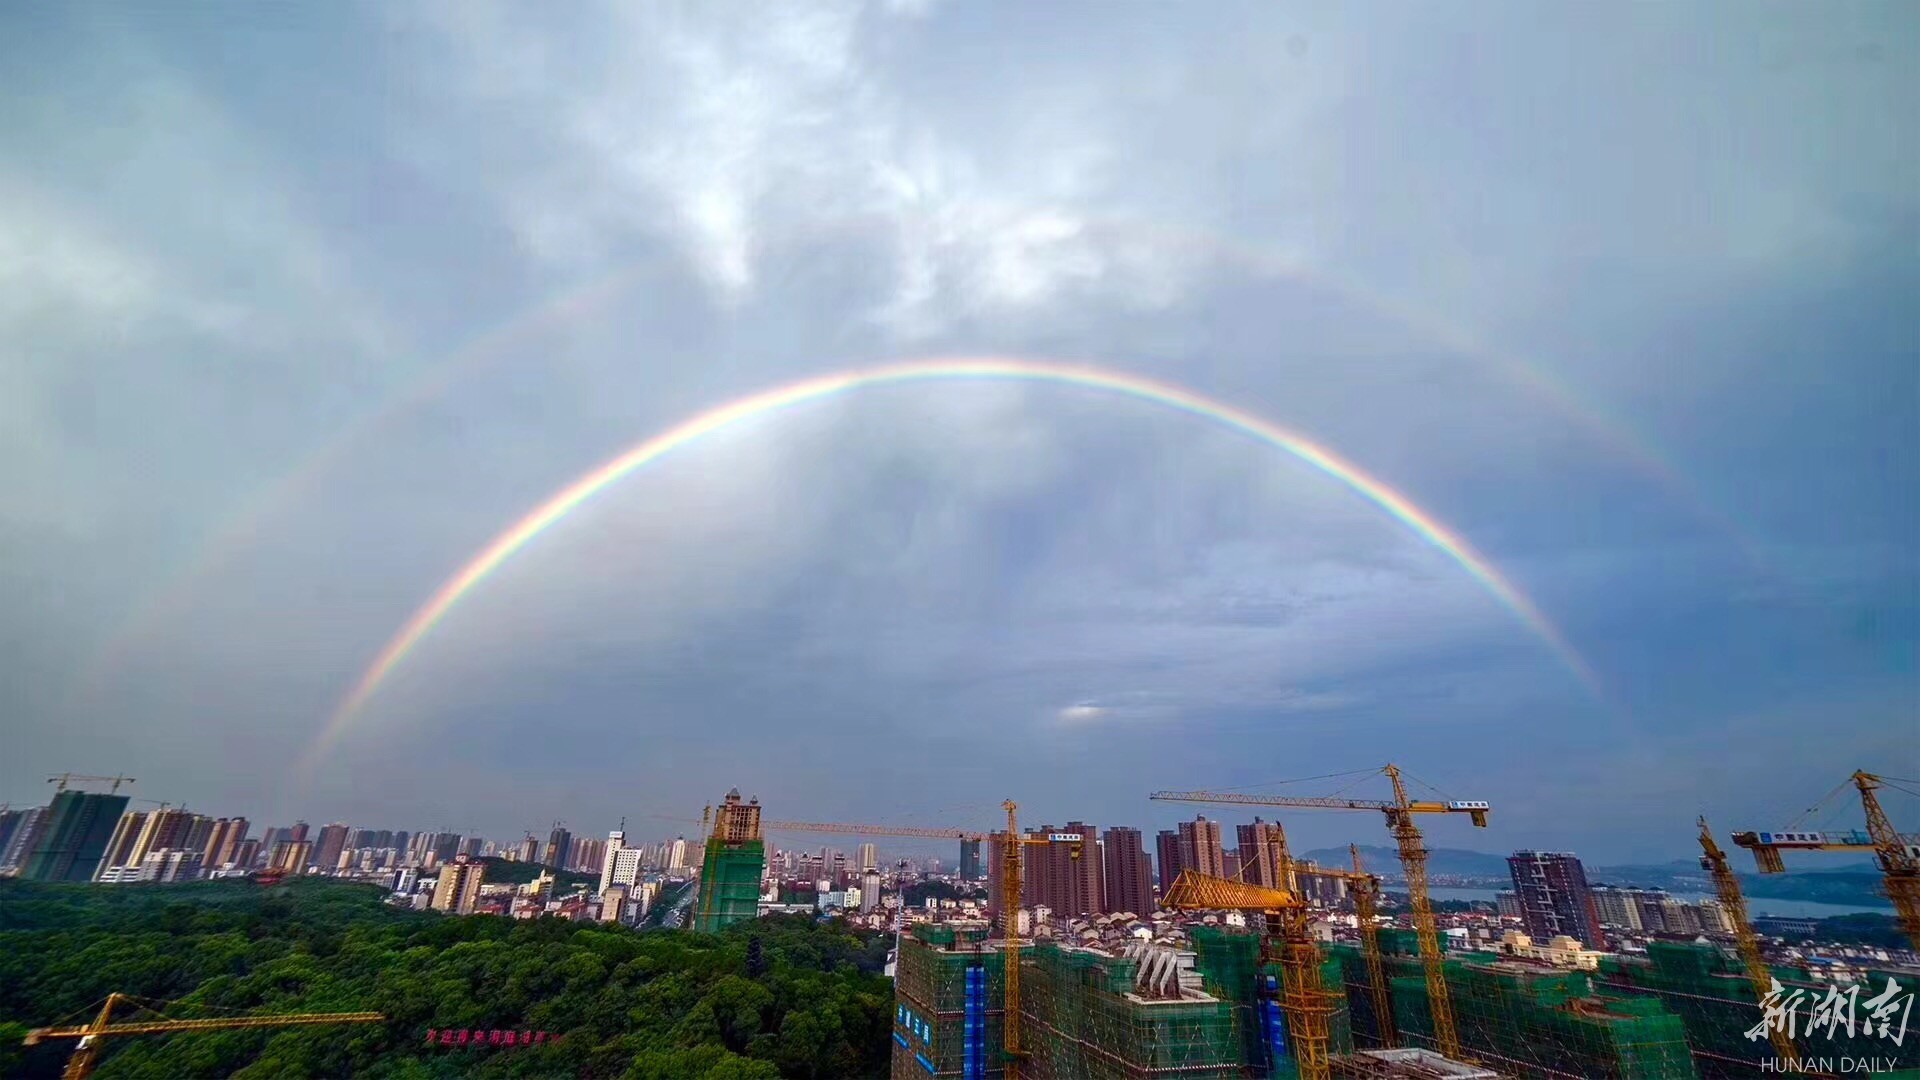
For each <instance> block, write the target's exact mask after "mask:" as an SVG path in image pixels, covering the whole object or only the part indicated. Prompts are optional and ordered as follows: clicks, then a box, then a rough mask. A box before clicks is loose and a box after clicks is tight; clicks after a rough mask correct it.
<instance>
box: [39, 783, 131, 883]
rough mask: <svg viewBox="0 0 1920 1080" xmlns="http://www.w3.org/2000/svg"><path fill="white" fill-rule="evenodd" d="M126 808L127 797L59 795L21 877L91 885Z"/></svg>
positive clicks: (70, 792) (56, 796)
mask: <svg viewBox="0 0 1920 1080" xmlns="http://www.w3.org/2000/svg"><path fill="white" fill-rule="evenodd" d="M126 808H127V796H125V795H98V794H92V793H89V792H84V791H73V790H71V789H69V790H66V791H61V792H58V793H56V794H55V795H54V797H53V802H52V803H50V804H48V806H47V815H46V826H45V828H44V829H43V830H41V832H40V836H39V842H38V843H37V844H35V845H34V848H33V851H32V853H31V854H29V855H28V856H27V858H26V861H25V862H24V863H23V864H22V865H21V868H20V876H21V877H23V878H26V879H27V880H29V881H92V880H93V875H94V874H95V873H96V872H98V871H99V869H100V859H101V857H102V856H103V855H105V854H106V851H107V841H109V840H111V839H112V838H113V830H114V827H115V826H116V825H118V824H119V822H120V815H121V813H122V812H124V811H125V810H126Z"/></svg>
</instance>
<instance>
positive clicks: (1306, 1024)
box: [1162, 870, 1333, 1080]
mask: <svg viewBox="0 0 1920 1080" xmlns="http://www.w3.org/2000/svg"><path fill="white" fill-rule="evenodd" d="M1162 903H1163V905H1164V906H1165V907H1166V908H1167V909H1168V910H1170V911H1242V912H1248V913H1253V914H1258V915H1261V916H1263V917H1264V919H1265V922H1266V943H1267V949H1266V951H1267V952H1268V953H1269V954H1277V957H1276V958H1277V959H1278V960H1279V961H1280V970H1281V972H1282V975H1283V977H1284V979H1285V982H1286V985H1285V986H1284V987H1282V988H1281V993H1282V995H1283V1001H1284V1003H1285V1006H1286V1014H1287V1036H1288V1039H1289V1041H1290V1042H1291V1044H1292V1046H1293V1058H1294V1064H1295V1066H1296V1067H1297V1068H1298V1069H1299V1074H1300V1080H1327V1078H1328V1077H1329V1076H1331V1075H1332V1065H1331V1063H1330V1061H1329V1058H1328V1049H1327V1043H1328V1039H1329V1037H1328V1018H1329V1017H1331V1016H1332V1015H1333V1003H1332V1002H1331V1001H1330V1000H1329V995H1328V994H1327V991H1326V988H1325V986H1323V985H1322V983H1321V980H1320V960H1321V957H1320V946H1319V944H1318V943H1316V942H1315V941H1314V940H1313V930H1312V925H1313V916H1312V914H1311V912H1310V911H1309V910H1308V908H1307V904H1306V901H1304V900H1302V899H1301V898H1300V896H1299V895H1298V894H1297V893H1294V892H1292V891H1291V890H1288V889H1276V888H1272V887H1270V886H1266V885H1253V884H1250V883H1248V882H1245V881H1236V880H1233V879H1231V878H1219V877H1212V876H1210V875H1206V874H1200V873H1196V872H1194V871H1192V870H1182V871H1180V876H1179V877H1177V878H1175V879H1174V881H1173V886H1172V888H1169V889H1168V890H1167V897H1166V899H1165V900H1164V901H1162Z"/></svg>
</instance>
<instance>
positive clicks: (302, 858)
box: [267, 840, 313, 874]
mask: <svg viewBox="0 0 1920 1080" xmlns="http://www.w3.org/2000/svg"><path fill="white" fill-rule="evenodd" d="M312 856H313V841H311V840H282V841H281V842H279V843H277V844H275V845H273V851H272V853H271V854H269V855H268V856H267V869H269V870H277V871H279V872H280V873H282V874H304V873H306V872H307V864H308V863H309V862H311V861H312Z"/></svg>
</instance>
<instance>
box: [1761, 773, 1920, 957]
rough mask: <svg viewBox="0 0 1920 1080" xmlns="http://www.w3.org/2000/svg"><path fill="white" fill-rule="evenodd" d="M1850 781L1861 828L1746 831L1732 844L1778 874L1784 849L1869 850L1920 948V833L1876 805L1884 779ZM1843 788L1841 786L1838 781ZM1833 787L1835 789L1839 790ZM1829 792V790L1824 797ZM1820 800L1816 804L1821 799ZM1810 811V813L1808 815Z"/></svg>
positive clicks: (1860, 777) (1863, 776)
mask: <svg viewBox="0 0 1920 1080" xmlns="http://www.w3.org/2000/svg"><path fill="white" fill-rule="evenodd" d="M1849 780H1850V781H1851V782H1852V784H1853V786H1854V787H1856V788H1858V789H1859V792H1860V807H1861V809H1862V810H1863V811H1864V812H1865V813H1866V818H1867V827H1866V830H1865V831H1864V832H1863V831H1861V830H1858V829H1852V830H1849V831H1847V832H1818V831H1810V830H1793V829H1782V830H1779V831H1777V832H1758V831H1754V830H1745V831H1742V832H1736V833H1734V834H1733V842H1734V844H1735V845H1737V846H1739V847H1743V848H1746V849H1747V850H1749V851H1751V852H1753V861H1754V864H1755V865H1756V866H1758V867H1759V868H1760V872H1761V873H1763V874H1779V873H1783V872H1785V871H1786V869H1787V864H1786V860H1785V859H1783V858H1782V857H1781V853H1782V852H1784V851H1789V850H1792V851H1871V852H1873V855H1874V862H1876V863H1877V864H1879V867H1880V874H1881V880H1882V882H1883V884H1884V886H1885V888H1886V892H1887V899H1889V900H1891V901H1893V909H1894V913H1895V914H1896V915H1897V916H1898V917H1899V920H1900V929H1901V931H1902V932H1903V933H1905V934H1906V935H1907V940H1908V941H1909V942H1911V943H1912V945H1913V948H1914V949H1915V950H1916V951H1920V833H1901V832H1897V831H1895V830H1894V827H1893V822H1892V821H1891V820H1889V819H1888V817H1887V812H1886V811H1885V810H1884V809H1882V808H1881V806H1880V797H1879V796H1878V795H1875V794H1874V792H1875V791H1876V790H1878V789H1879V788H1880V786H1881V785H1882V784H1883V783H1884V780H1883V779H1882V778H1881V777H1879V776H1876V775H1874V774H1873V773H1870V772H1866V771H1864V770H1861V771H1856V772H1855V773H1854V774H1853V775H1852V776H1851V777H1850V778H1849ZM1841 786H1842V787H1844V786H1845V785H1844V784H1843V785H1841ZM1839 790H1840V789H1839V788H1835V789H1834V791H1836V792H1837V791H1839ZM1831 797H1832V793H1831V792H1830V793H1829V794H1828V798H1831ZM1825 801H1826V800H1825V799H1822V800H1821V802H1823V803H1824V802H1825ZM1810 812H1811V811H1809V813H1810ZM1803 816H1804V815H1803Z"/></svg>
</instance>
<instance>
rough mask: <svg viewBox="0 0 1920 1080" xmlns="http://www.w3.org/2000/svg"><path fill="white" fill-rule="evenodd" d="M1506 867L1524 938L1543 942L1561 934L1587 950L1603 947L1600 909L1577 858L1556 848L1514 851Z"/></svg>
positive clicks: (1605, 938) (1603, 934) (1603, 933)
mask: <svg viewBox="0 0 1920 1080" xmlns="http://www.w3.org/2000/svg"><path fill="white" fill-rule="evenodd" d="M1507 870H1508V872H1509V873H1511V874H1512V876H1513V891H1514V895H1516V896H1518V897H1519V898H1520V919H1521V921H1522V922H1523V923H1525V924H1526V929H1527V936H1528V937H1531V938H1533V940H1535V941H1541V942H1545V941H1552V940H1553V938H1554V936H1555V935H1558V934H1565V935H1566V936H1568V937H1571V938H1574V939H1577V940H1578V941H1580V942H1581V943H1582V944H1584V945H1586V946H1587V947H1588V948H1590V949H1605V948H1606V947H1607V936H1606V933H1605V931H1603V930H1601V928H1600V909H1599V907H1598V906H1597V905H1596V904H1595V903H1594V899H1593V889H1592V888H1591V887H1589V886H1588V885H1587V871H1586V868H1585V867H1583V866H1581V865H1580V860H1579V859H1577V858H1575V857H1573V856H1572V855H1570V854H1567V853H1565V852H1558V851H1516V852H1514V853H1513V854H1512V855H1511V856H1510V857H1508V859H1507Z"/></svg>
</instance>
